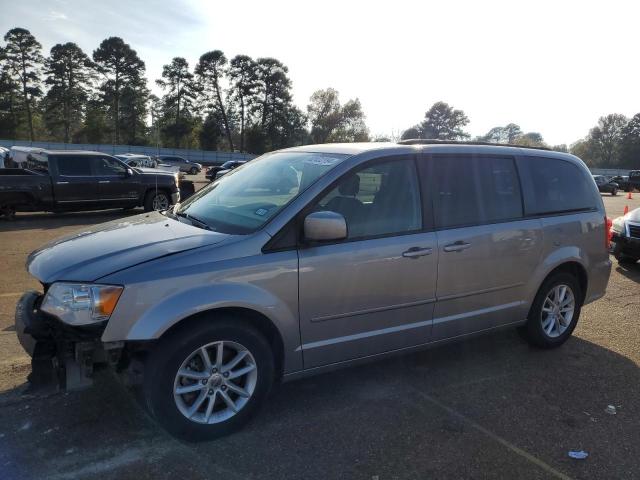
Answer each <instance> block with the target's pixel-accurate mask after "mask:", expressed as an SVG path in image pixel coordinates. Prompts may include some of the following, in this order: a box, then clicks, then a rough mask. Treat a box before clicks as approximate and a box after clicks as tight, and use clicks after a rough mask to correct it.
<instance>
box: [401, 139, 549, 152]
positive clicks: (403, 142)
mask: <svg viewBox="0 0 640 480" xmlns="http://www.w3.org/2000/svg"><path fill="white" fill-rule="evenodd" d="M398 143H399V144H400V145H487V146H490V147H515V148H533V149H535V150H551V149H550V148H549V147H528V146H526V145H515V144H513V143H492V142H475V141H469V140H440V139H436V138H408V139H406V140H399V141H398Z"/></svg>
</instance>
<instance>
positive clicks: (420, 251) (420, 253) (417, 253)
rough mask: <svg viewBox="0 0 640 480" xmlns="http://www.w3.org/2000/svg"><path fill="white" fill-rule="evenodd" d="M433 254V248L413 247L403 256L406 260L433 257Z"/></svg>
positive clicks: (403, 253)
mask: <svg viewBox="0 0 640 480" xmlns="http://www.w3.org/2000/svg"><path fill="white" fill-rule="evenodd" d="M432 253H433V248H420V247H411V248H410V249H409V250H407V251H406V252H402V256H403V257H404V258H418V257H424V256H425V255H431V254H432Z"/></svg>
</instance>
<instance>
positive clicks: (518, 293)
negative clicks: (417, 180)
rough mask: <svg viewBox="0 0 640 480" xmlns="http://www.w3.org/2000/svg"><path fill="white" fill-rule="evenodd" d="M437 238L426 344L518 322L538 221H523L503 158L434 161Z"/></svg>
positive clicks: (514, 179)
mask: <svg viewBox="0 0 640 480" xmlns="http://www.w3.org/2000/svg"><path fill="white" fill-rule="evenodd" d="M431 165H432V170H431V171H432V174H431V175H429V177H430V179H431V185H432V187H431V191H432V192H433V201H434V217H435V224H436V230H437V236H438V250H439V255H438V288H437V292H436V296H437V298H438V301H437V303H436V307H435V312H434V323H433V340H434V341H437V340H442V339H445V338H453V337H456V336H460V335H465V334H468V333H473V332H478V331H482V330H487V329H490V328H493V327H497V326H501V325H506V324H509V323H512V322H516V321H520V320H524V319H525V317H526V315H527V298H526V284H527V281H528V280H529V278H530V276H531V274H532V273H533V272H534V270H535V268H536V265H537V264H538V262H539V261H540V255H541V251H542V232H541V229H540V220H539V219H524V218H523V211H522V197H521V194H520V183H519V180H518V174H517V170H516V167H515V163H514V159H513V158H510V157H491V156H473V157H472V156H470V155H442V156H434V157H433V162H431Z"/></svg>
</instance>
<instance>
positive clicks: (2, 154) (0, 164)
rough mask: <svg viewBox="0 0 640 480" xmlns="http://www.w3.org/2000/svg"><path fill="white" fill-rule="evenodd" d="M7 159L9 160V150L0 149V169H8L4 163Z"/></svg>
mask: <svg viewBox="0 0 640 480" xmlns="http://www.w3.org/2000/svg"><path fill="white" fill-rule="evenodd" d="M8 159H9V149H8V148H5V147H0V168H8V167H9V166H8V165H7V164H6V162H5V161H6V160H8Z"/></svg>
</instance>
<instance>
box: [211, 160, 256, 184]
mask: <svg viewBox="0 0 640 480" xmlns="http://www.w3.org/2000/svg"><path fill="white" fill-rule="evenodd" d="M245 163H247V161H246V160H229V161H228V162H224V163H223V164H222V165H214V166H213V167H209V168H208V169H207V171H206V173H205V175H204V176H205V178H206V179H207V180H209V181H210V182H213V181H214V180H217V179H218V178H220V177H222V176H223V175H225V174H227V173H229V172H230V171H231V170H234V169H236V168H238V167H239V166H240V165H244V164H245Z"/></svg>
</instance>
